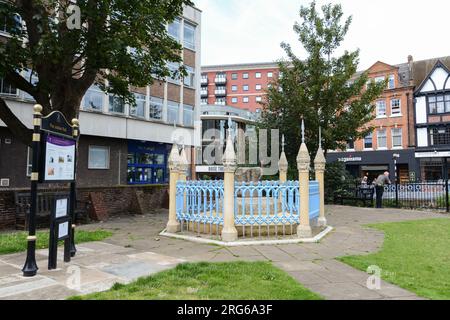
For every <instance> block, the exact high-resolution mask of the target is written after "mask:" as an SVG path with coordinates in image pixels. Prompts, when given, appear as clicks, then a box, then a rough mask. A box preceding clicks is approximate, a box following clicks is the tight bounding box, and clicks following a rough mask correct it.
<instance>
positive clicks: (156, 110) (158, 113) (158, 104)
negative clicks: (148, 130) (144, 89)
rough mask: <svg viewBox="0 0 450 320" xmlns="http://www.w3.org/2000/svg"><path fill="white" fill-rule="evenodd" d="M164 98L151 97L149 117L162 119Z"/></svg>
mask: <svg viewBox="0 0 450 320" xmlns="http://www.w3.org/2000/svg"><path fill="white" fill-rule="evenodd" d="M162 109H163V100H162V99H160V98H155V97H150V105H149V117H150V118H151V119H157V120H160V119H162Z"/></svg>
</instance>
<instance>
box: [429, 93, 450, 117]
mask: <svg viewBox="0 0 450 320" xmlns="http://www.w3.org/2000/svg"><path fill="white" fill-rule="evenodd" d="M428 109H429V111H430V113H431V114H436V113H446V112H450V94H446V95H442V94H440V95H433V96H429V97H428Z"/></svg>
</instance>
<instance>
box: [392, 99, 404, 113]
mask: <svg viewBox="0 0 450 320" xmlns="http://www.w3.org/2000/svg"><path fill="white" fill-rule="evenodd" d="M401 113H402V110H401V106H400V99H392V100H391V115H392V116H395V115H400V114H401Z"/></svg>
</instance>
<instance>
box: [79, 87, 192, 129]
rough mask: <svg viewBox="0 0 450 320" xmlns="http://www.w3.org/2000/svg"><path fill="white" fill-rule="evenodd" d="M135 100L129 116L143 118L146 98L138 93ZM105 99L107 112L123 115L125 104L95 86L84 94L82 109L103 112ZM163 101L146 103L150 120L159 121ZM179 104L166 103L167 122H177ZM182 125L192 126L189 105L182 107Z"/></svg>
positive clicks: (151, 99)
mask: <svg viewBox="0 0 450 320" xmlns="http://www.w3.org/2000/svg"><path fill="white" fill-rule="evenodd" d="M133 94H134V97H135V99H136V106H130V110H129V114H130V115H131V116H135V117H141V118H145V117H146V115H145V110H146V106H147V97H146V96H145V95H143V94H140V93H133ZM105 97H108V111H109V112H111V113H118V114H125V113H126V112H125V111H126V108H125V102H124V101H123V99H120V98H119V97H116V96H113V95H108V96H107V95H106V94H105V93H104V92H103V91H102V90H100V88H99V87H97V86H92V87H91V88H89V90H88V91H87V92H86V94H85V96H84V98H83V101H82V107H83V108H84V109H87V110H96V111H101V112H103V110H104V103H105ZM163 106H164V103H163V99H161V98H156V97H150V98H149V101H148V117H149V118H150V119H155V120H161V119H162V118H163V117H162V112H163ZM179 110H180V103H178V102H175V101H170V100H168V101H167V122H168V123H174V122H175V123H178V122H179ZM183 125H185V126H190V127H191V126H193V125H194V107H193V106H191V105H186V104H185V105H183Z"/></svg>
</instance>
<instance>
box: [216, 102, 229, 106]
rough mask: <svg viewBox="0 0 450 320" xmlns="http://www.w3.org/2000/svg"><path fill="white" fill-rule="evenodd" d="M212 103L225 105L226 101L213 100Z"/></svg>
mask: <svg viewBox="0 0 450 320" xmlns="http://www.w3.org/2000/svg"><path fill="white" fill-rule="evenodd" d="M214 104H215V105H216V106H225V105H226V104H227V103H226V101H216V102H214Z"/></svg>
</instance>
